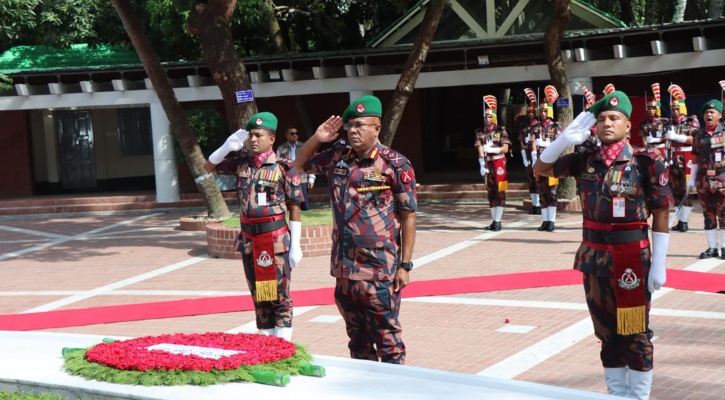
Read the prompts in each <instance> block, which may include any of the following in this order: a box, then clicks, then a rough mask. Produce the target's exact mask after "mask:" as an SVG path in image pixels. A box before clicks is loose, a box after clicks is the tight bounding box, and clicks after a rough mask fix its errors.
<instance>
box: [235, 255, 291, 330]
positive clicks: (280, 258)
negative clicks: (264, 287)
mask: <svg viewBox="0 0 725 400" xmlns="http://www.w3.org/2000/svg"><path fill="white" fill-rule="evenodd" d="M242 263H243V264H244V276H245V277H246V278H247V285H248V286H249V291H250V292H252V300H253V301H254V312H255V314H256V316H257V329H273V328H274V327H275V326H279V327H287V328H289V327H291V326H292V298H290V282H291V281H292V268H290V265H289V258H288V253H277V254H275V255H274V263H275V264H276V266H277V295H278V296H279V297H278V298H277V300H276V301H262V302H257V300H256V294H257V286H256V280H255V276H254V260H253V259H252V255H251V254H246V255H245V254H242Z"/></svg>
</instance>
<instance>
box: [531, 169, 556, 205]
mask: <svg viewBox="0 0 725 400" xmlns="http://www.w3.org/2000/svg"><path fill="white" fill-rule="evenodd" d="M536 184H537V185H538V186H539V201H540V202H541V207H556V202H557V200H558V199H557V198H556V190H557V189H558V188H559V185H549V177H548V176H542V175H539V179H538V180H537V181H536Z"/></svg>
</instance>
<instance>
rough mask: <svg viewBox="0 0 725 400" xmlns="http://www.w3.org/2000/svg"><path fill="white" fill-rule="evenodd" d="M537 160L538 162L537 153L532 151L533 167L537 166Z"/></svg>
mask: <svg viewBox="0 0 725 400" xmlns="http://www.w3.org/2000/svg"><path fill="white" fill-rule="evenodd" d="M536 160H538V157H536V152H535V151H532V152H531V165H534V164H536Z"/></svg>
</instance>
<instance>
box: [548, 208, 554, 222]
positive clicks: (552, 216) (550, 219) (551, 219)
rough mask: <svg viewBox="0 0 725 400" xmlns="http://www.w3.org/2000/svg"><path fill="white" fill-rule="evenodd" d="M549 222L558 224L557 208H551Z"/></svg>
mask: <svg viewBox="0 0 725 400" xmlns="http://www.w3.org/2000/svg"><path fill="white" fill-rule="evenodd" d="M549 221H551V222H556V207H555V206H554V207H549Z"/></svg>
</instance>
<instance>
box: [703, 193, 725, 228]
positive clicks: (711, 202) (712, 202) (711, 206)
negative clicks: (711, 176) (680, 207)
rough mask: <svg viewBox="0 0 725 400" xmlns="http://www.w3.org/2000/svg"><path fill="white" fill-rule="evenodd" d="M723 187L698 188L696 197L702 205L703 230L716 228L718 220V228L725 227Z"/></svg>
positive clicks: (724, 194)
mask: <svg viewBox="0 0 725 400" xmlns="http://www.w3.org/2000/svg"><path fill="white" fill-rule="evenodd" d="M724 192H725V189H712V190H711V189H704V190H702V189H698V190H697V198H698V199H700V204H701V205H702V214H703V216H704V217H705V230H710V229H717V226H718V220H719V221H720V228H721V229H725V193H724Z"/></svg>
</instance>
